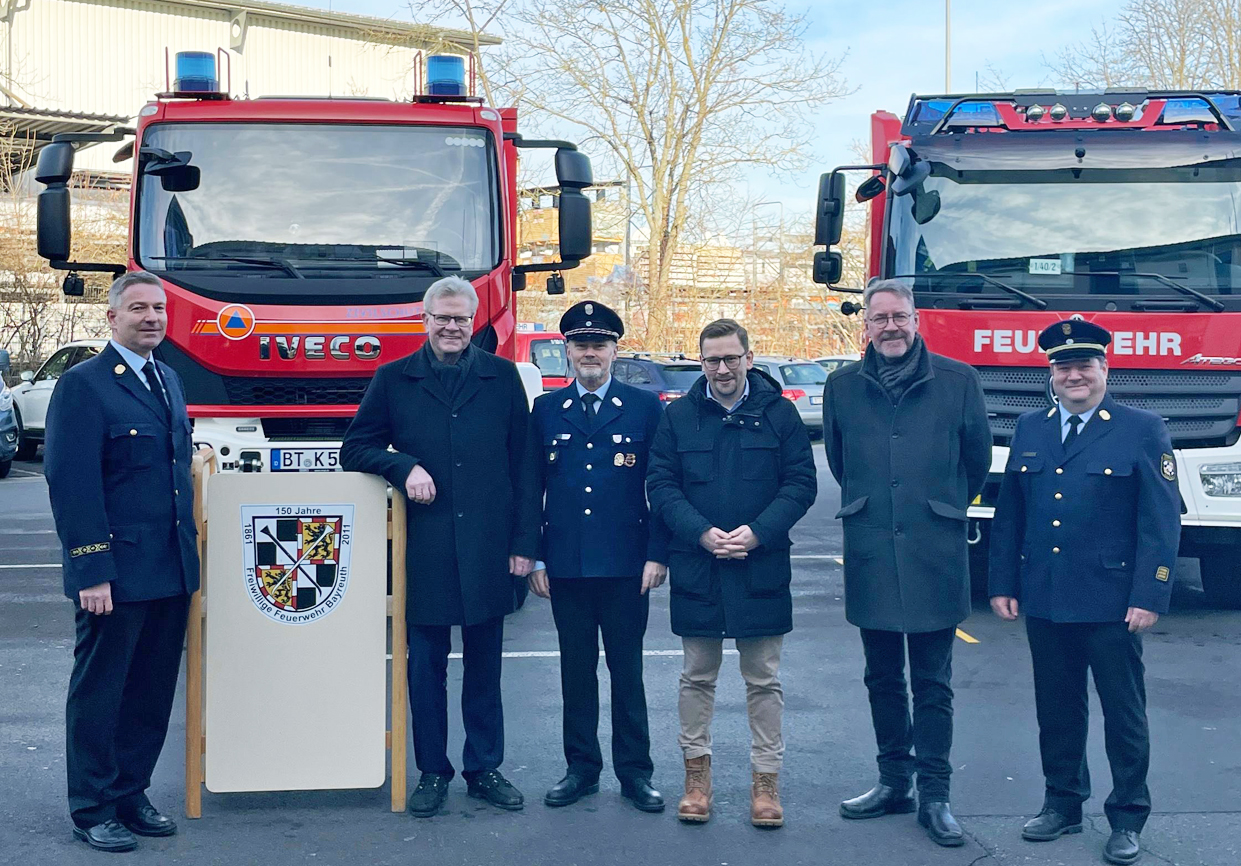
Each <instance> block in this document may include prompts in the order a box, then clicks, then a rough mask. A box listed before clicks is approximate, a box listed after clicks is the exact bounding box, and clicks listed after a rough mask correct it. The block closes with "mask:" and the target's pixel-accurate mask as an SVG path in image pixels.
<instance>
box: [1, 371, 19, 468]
mask: <svg viewBox="0 0 1241 866" xmlns="http://www.w3.org/2000/svg"><path fill="white" fill-rule="evenodd" d="M7 372H9V353H8V352H7V351H6V350H4V349H0V375H2V374H4V373H7ZM16 456H17V420H16V418H14V416H13V392H12V391H10V390H9V386H8V385H6V384H5V383H4V380H3V379H0V478H8V477H9V470H10V469H12V468H13V458H14V457H16Z"/></svg>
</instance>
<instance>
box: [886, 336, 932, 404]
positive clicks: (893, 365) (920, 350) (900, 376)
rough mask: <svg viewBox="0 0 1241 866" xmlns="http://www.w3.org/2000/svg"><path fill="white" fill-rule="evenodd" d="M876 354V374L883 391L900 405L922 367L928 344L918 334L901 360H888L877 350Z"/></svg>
mask: <svg viewBox="0 0 1241 866" xmlns="http://www.w3.org/2000/svg"><path fill="white" fill-rule="evenodd" d="M874 352H875V361H876V362H877V364H876V370H875V372H876V373H877V374H878V376H879V384H881V385H883V390H885V391H887V392H888V397H889V398H890V399H891V400H892V402H893V403H899V402H900V401H901V397H903V396H904V395H905V392H906V391H907V390H908V389H909V386H910V385H911V384H912V383H913V381H914V379H915V378H917V375H918V371H919V370H920V369H921V367H922V356H923V355H925V354H926V343H924V342H923V341H922V336H921V335H920V334H916V335H914V344H913V346H912V348H910V350H909V351H908V352H906V353H905V354H904V355H901V356H900V357H899V358H888V357H886V356H884V355H881V354H880V353H879V351H878V350H877V349H876V350H874Z"/></svg>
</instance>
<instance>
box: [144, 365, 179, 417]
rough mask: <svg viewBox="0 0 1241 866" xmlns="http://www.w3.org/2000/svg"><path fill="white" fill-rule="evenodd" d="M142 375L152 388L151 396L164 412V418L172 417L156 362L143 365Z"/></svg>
mask: <svg viewBox="0 0 1241 866" xmlns="http://www.w3.org/2000/svg"><path fill="white" fill-rule="evenodd" d="M142 375H143V376H146V380H147V385H149V386H150V388H151V395H152V396H153V397H154V398H155V402H156V403H158V404H159V408H160V409H162V410H164V418H165V419H168V418H171V417H172V413H171V412H170V410H169V409H168V399H167V398H166V397H165V396H164V387H163V385H161V384H160V381H159V374H157V373H156V372H155V362H154V361H147V362H146V363H145V364H143V365H142Z"/></svg>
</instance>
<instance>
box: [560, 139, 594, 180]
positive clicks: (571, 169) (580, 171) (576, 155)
mask: <svg viewBox="0 0 1241 866" xmlns="http://www.w3.org/2000/svg"><path fill="white" fill-rule="evenodd" d="M594 182H595V178H594V173H593V172H592V171H591V169H590V157H588V156H587V155H586V154H584V153H582V152H581V151H580V150H567V149H565V148H563V147H562V148H557V150H556V183H557V184H559V186H560V188H561V189H585V188H586V187H588V186H590V185H591V184H592V183H594Z"/></svg>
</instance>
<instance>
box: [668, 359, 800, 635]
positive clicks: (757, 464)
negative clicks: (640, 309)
mask: <svg viewBox="0 0 1241 866" xmlns="http://www.w3.org/2000/svg"><path fill="white" fill-rule="evenodd" d="M748 381H749V385H750V394H749V396H748V397H747V398H746V399H745V401H744V402H743V403H742V404H741V406H740V407H739V408H738V409H737V411H736V412H734V413H733V414H731V415H729V414H727V413H726V412H725V411H724V408H723V407H722V406H720V404H719V403H716V402H715V401H714V400H711V399H710V398H708V397H707V394H706V379H705V378H700V379H699V380H698V381H697V382H696V383H695V384H694V386H693V388H691V389H690V392H689V393H688V394H687V395H686V396H684V397H682V398H681V399H679V400H677V401H675V402H673V403H672V404H671V405H669V406H668V408H667V409H666V410H665V411H664V417H663V420H662V421H660V424H659V428H658V430H657V431H656V433H655V444H654V446H653V447H652V448H651V455H650V469H649V470H648V474H647V497H648V498H649V499H650V502H651V508H652V509H653V510H654V512H655V514H656V516H657V517H658V518H659V519H661V520H662V521H663V522H664V524H665V525H666V526H667V527H668V528H669V530H671V532H672V540H671V542H670V544H669V562H668V573H669V582H670V583H671V587H672V589H671V604H670V607H671V613H672V631H673V632H674V633H676V634H678V635H682V636H684V637H720V638H724V637H732V638H738V637H741V638H748V637H763V636H766V635H777V634H785V633H787V632H789V631H791V630H792V628H793V596H792V592H791V591H790V589H789V584H790V580H791V577H792V571H791V568H790V562H789V552H790V550H789V549H790V547H791V546H792V542H791V541H790V539H789V530H790V529H792V528H793V525H794V524H795V523H797V521H798V520H800V519H801V517H802V515H804V514H805V513H806V511H807V510H808V509H809V508H810V506H811V505H812V504H814V499H815V496H816V494H817V492H818V480H817V477H816V474H815V467H814V453H813V452H812V451H811V448H810V437H809V435H808V434H807V432H806V426H805V424H804V423H803V422H802V420H801V418H800V417H799V416H798V414H797V410H796V409H795V408H794V406H793V404H792V403H791V402H789V401H788V400H785V399H784V397H783V396H782V395H781V393H780V387H779V385H777V384H776V382H775V380H774V379H772V378H771V377H770V376H768V375H767V374H766V373H761V372H759V371H756V370H751V371H750V373H749V376H748ZM745 524H748V525H749V527H750V529H751V530H752V531H753V532H754V534H755V536H757V537H758V541H759V544H758V547H756V548H754V549H753V550H751V551H750V553H749V556H748V557H746V558H745V559H740V560H717V559H716V558H715V557H714V556H712V555H711V554H710V553H708V552H707V551H706V550H704V549H703V547H702V546H701V545H700V544H699V543H698V539H699V538H700V537H701V536H702V534H703V533H704V532H706V531H707V530H708V529H710V528H711V527H713V526H714V527H717V528H719V529H723V530H724V531H726V532H731V531H732V530H734V529H736V528H737V527H738V526H742V525H745Z"/></svg>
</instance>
